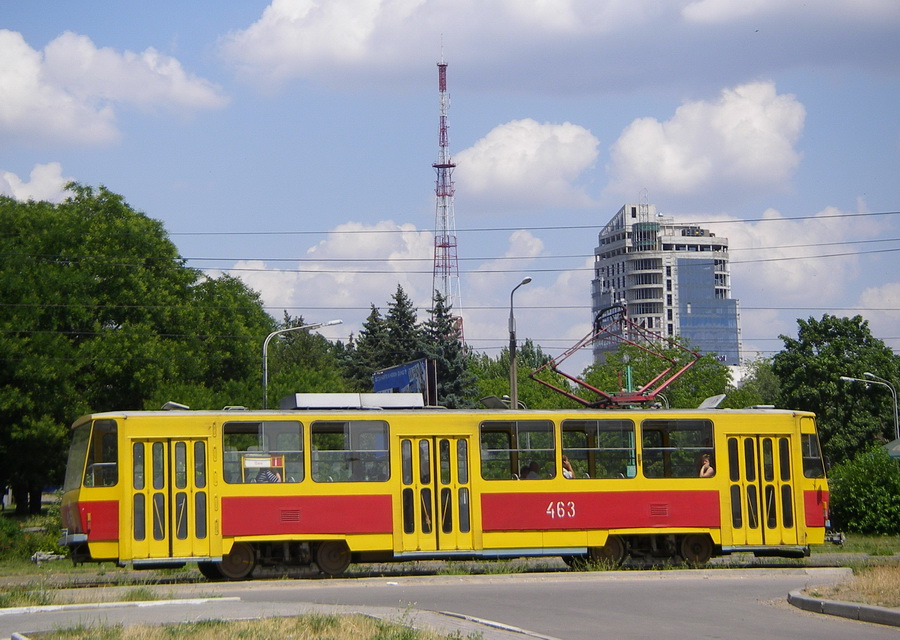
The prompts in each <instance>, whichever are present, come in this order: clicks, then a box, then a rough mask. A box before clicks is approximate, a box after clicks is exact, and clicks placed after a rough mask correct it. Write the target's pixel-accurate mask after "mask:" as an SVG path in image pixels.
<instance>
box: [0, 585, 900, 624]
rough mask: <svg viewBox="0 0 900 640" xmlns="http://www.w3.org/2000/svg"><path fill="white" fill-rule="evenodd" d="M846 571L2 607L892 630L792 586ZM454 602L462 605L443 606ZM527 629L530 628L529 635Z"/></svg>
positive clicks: (308, 589)
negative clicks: (825, 605) (804, 596)
mask: <svg viewBox="0 0 900 640" xmlns="http://www.w3.org/2000/svg"><path fill="white" fill-rule="evenodd" d="M847 577H849V570H847V569H805V568H792V569H739V570H694V571H684V570H681V571H679V570H670V571H640V572H634V571H621V572H593V573H574V572H570V573H548V574H514V575H498V576H430V577H388V578H365V579H353V580H347V579H341V580H276V581H253V582H243V583H207V584H194V585H182V586H161V587H154V588H155V589H159V590H160V592H161V593H162V594H164V595H166V596H167V597H170V598H183V599H190V598H202V597H208V596H214V595H215V596H221V598H218V599H211V600H204V601H199V600H185V601H183V602H181V603H172V604H165V603H161V602H151V603H147V604H145V605H143V606H136V605H129V606H124V607H111V606H106V605H102V606H97V607H95V608H89V609H76V610H72V609H62V610H50V611H47V610H29V611H24V612H20V613H6V614H5V615H0V638H7V637H9V636H10V635H11V634H12V633H13V632H20V633H24V634H25V635H27V634H28V633H29V632H35V631H41V630H50V629H54V628H59V627H62V626H71V625H74V624H92V623H99V622H107V623H117V622H124V623H126V624H131V623H136V622H148V621H149V622H155V623H160V622H169V621H186V620H198V619H205V618H221V619H235V618H249V617H257V616H265V615H297V614H300V613H304V612H309V611H325V612H331V611H335V612H346V611H359V612H368V613H372V614H374V615H378V616H380V617H384V618H387V619H391V620H394V621H405V622H411V623H414V624H416V625H420V626H433V627H438V628H440V629H443V630H446V631H453V630H459V631H460V632H461V633H462V636H463V637H466V635H467V634H469V633H473V634H476V635H475V636H473V637H477V634H481V637H482V638H484V640H510V639H512V638H519V639H520V640H521V639H523V638H527V637H529V635H530V636H531V637H540V638H554V639H560V640H598V639H603V638H615V639H617V640H621V639H625V638H653V637H654V636H657V637H662V638H666V640H682V639H683V640H688V639H690V640H697V639H701V638H727V639H728V640H751V639H752V640H762V639H768V638H785V639H790V640H800V639H803V638H810V639H815V640H829V639H832V638H833V639H840V640H846V638H850V637H852V638H853V639H854V640H868V639H883V638H896V637H898V636H900V633H898V630H897V629H896V628H894V627H886V626H881V625H875V624H868V623H863V622H856V621H852V620H846V619H843V618H836V617H832V616H824V615H820V614H813V613H808V612H805V611H801V610H799V609H797V608H795V607H793V606H791V605H789V604H788V603H787V595H788V593H789V592H790V591H792V590H796V589H803V588H805V587H807V586H812V585H823V584H827V583H830V582H834V581H837V580H843V579H846V578H847ZM434 612H454V613H456V614H463V615H465V616H470V617H472V618H475V619H478V620H485V621H493V622H494V623H497V624H496V625H492V626H486V625H484V624H482V623H480V622H477V621H467V620H464V619H462V618H459V617H449V616H445V615H436V614H435V613H434ZM523 632H527V634H528V635H523Z"/></svg>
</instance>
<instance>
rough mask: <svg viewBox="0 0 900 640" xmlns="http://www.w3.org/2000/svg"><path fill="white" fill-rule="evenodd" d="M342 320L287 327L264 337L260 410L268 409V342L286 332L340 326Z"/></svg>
mask: <svg viewBox="0 0 900 640" xmlns="http://www.w3.org/2000/svg"><path fill="white" fill-rule="evenodd" d="M342 322H343V320H329V321H328V322H317V323H315V324H305V325H303V326H302V327H288V328H287V329H279V330H278V331H273V332H272V333H270V334H269V335H267V336H266V339H265V340H264V341H263V348H262V394H263V402H262V408H263V409H268V408H269V395H268V394H269V357H268V355H267V354H268V351H269V341H270V340H271V339H272V338H274V337H275V336H278V335H281V334H282V333H287V332H288V331H300V330H301V329H321V328H322V327H331V326H333V325H336V324H341V323H342Z"/></svg>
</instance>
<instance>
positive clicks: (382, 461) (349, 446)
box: [310, 420, 391, 482]
mask: <svg viewBox="0 0 900 640" xmlns="http://www.w3.org/2000/svg"><path fill="white" fill-rule="evenodd" d="M310 430H311V435H312V479H313V480H314V481H315V482H385V481H387V480H389V479H390V475H391V469H390V457H389V455H388V454H389V449H388V446H389V445H388V442H389V439H388V435H389V429H388V424H387V422H384V421H383V420H335V421H328V422H325V421H323V422H313V423H312V426H311V427H310Z"/></svg>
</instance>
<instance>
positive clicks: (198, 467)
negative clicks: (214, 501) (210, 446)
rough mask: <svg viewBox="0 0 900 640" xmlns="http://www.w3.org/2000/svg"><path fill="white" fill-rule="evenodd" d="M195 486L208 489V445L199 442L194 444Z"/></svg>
mask: <svg viewBox="0 0 900 640" xmlns="http://www.w3.org/2000/svg"><path fill="white" fill-rule="evenodd" d="M194 486H195V487H197V488H198V489H205V488H206V445H205V444H204V443H202V442H199V441H198V442H195V443H194Z"/></svg>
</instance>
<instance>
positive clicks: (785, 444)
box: [778, 438, 791, 482]
mask: <svg viewBox="0 0 900 640" xmlns="http://www.w3.org/2000/svg"><path fill="white" fill-rule="evenodd" d="M778 461H779V462H780V463H781V481H782V482H788V481H789V480H790V479H791V442H790V440H788V439H787V438H779V439H778Z"/></svg>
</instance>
